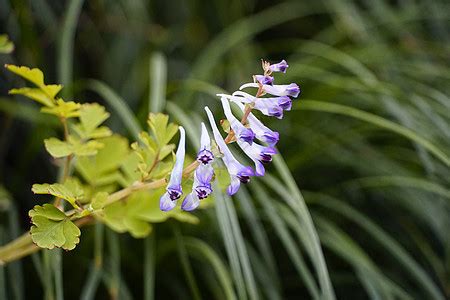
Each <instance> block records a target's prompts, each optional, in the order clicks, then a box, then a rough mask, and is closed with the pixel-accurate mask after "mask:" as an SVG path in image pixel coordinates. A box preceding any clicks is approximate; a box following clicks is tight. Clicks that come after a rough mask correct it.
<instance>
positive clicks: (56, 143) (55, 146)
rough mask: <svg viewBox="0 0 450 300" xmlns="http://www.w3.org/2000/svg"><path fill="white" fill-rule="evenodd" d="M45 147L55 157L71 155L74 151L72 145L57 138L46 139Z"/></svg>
mask: <svg viewBox="0 0 450 300" xmlns="http://www.w3.org/2000/svg"><path fill="white" fill-rule="evenodd" d="M44 145H45V149H46V150H47V152H48V153H50V155H51V156H53V157H55V158H60V157H65V156H69V155H71V154H72V153H73V149H72V145H70V144H69V143H67V142H63V141H61V140H59V139H57V138H49V139H46V140H44Z"/></svg>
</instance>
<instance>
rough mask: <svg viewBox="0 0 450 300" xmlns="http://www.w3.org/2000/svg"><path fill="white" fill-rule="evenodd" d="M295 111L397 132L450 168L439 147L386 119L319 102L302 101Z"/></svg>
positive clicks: (448, 161)
mask: <svg viewBox="0 0 450 300" xmlns="http://www.w3.org/2000/svg"><path fill="white" fill-rule="evenodd" d="M295 109H299V110H314V111H321V112H328V113H334V114H341V115H345V116H349V117H353V118H356V119H359V120H362V121H365V122H369V123H371V124H374V125H376V126H379V127H382V128H385V129H387V130H390V131H392V132H395V133H397V134H400V135H402V136H404V137H406V138H408V139H410V140H412V141H414V142H416V143H418V144H420V145H422V146H423V147H424V148H425V149H427V150H428V151H430V152H431V153H432V154H433V155H434V156H435V157H436V158H438V159H439V160H440V161H442V162H443V163H444V164H445V165H446V166H450V158H449V157H448V156H447V154H446V153H444V152H443V151H442V150H440V149H439V148H438V147H436V146H435V145H434V144H432V143H431V142H429V141H428V140H426V139H424V138H422V137H421V136H419V135H418V134H416V133H415V132H414V131H412V130H410V129H408V128H406V127H403V126H401V125H399V124H396V123H394V122H392V121H389V120H387V119H384V118H382V117H380V116H377V115H374V114H371V113H368V112H365V111H362V110H359V109H356V108H353V107H349V106H345V105H341V104H336V103H327V102H324V101H317V100H302V103H300V105H295Z"/></svg>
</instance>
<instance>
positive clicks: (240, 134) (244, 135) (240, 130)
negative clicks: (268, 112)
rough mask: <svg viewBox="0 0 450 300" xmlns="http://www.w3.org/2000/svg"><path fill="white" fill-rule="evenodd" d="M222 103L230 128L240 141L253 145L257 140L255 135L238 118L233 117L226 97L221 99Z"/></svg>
mask: <svg viewBox="0 0 450 300" xmlns="http://www.w3.org/2000/svg"><path fill="white" fill-rule="evenodd" d="M220 100H221V101H222V107H223V112H224V113H225V117H227V120H228V122H230V127H231V129H233V132H234V134H235V136H236V138H237V139H238V140H241V141H244V142H247V143H248V144H250V145H251V144H252V143H253V140H254V138H255V133H254V132H253V130H251V129H250V128H246V127H245V126H244V125H243V124H242V123H241V122H240V121H239V120H238V119H236V117H235V116H234V115H233V113H232V112H231V109H230V104H229V103H228V100H227V99H226V97H222V98H221V99H220Z"/></svg>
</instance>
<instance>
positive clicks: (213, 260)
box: [184, 237, 236, 300]
mask: <svg viewBox="0 0 450 300" xmlns="http://www.w3.org/2000/svg"><path fill="white" fill-rule="evenodd" d="M184 243H185V245H186V248H187V249H188V251H189V250H190V251H189V254H190V255H192V256H195V257H197V259H199V260H200V261H205V260H206V261H208V262H209V263H210V264H211V266H212V268H213V269H214V270H215V272H216V274H217V277H218V279H219V282H220V283H221V285H222V288H223V291H224V293H225V298H226V299H229V300H234V299H236V295H235V293H234V290H233V283H232V280H231V278H230V275H229V273H228V270H227V268H226V266H225V264H224V262H223V261H222V260H221V259H220V257H219V256H218V255H217V253H216V252H215V251H214V250H213V249H212V248H211V247H210V246H209V245H208V244H206V243H205V242H203V241H201V240H199V239H196V238H189V237H185V238H184Z"/></svg>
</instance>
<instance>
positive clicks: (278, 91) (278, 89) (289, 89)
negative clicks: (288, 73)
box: [239, 82, 301, 98]
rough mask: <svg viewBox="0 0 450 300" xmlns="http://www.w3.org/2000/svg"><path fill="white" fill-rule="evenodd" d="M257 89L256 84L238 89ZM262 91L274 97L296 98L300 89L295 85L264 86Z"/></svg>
mask: <svg viewBox="0 0 450 300" xmlns="http://www.w3.org/2000/svg"><path fill="white" fill-rule="evenodd" d="M249 87H253V88H258V87H259V85H258V84H257V83H253V82H252V83H246V84H243V85H241V87H240V88H239V89H240V90H242V89H245V88H249ZM263 91H264V92H265V93H267V94H270V95H274V96H289V97H294V98H297V97H298V95H300V92H301V91H300V87H299V86H298V85H297V84H296V83H291V84H275V85H270V84H265V85H263Z"/></svg>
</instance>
